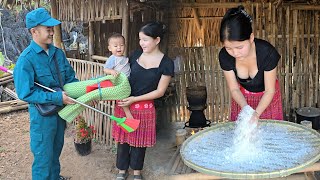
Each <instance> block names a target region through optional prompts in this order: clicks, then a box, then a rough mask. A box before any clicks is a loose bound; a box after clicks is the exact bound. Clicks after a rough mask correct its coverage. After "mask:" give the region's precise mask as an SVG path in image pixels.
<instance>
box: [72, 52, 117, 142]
mask: <svg viewBox="0 0 320 180" xmlns="http://www.w3.org/2000/svg"><path fill="white" fill-rule="evenodd" d="M68 60H69V62H70V64H71V66H72V67H73V69H74V70H75V71H76V76H77V78H78V79H79V80H88V79H91V78H94V77H97V76H101V75H103V67H102V64H99V63H95V62H90V61H84V60H78V59H71V58H69V59H68ZM94 107H95V108H97V109H99V110H101V111H103V112H105V113H107V114H113V109H114V101H100V102H99V103H98V104H97V105H95V106H94ZM83 116H84V117H85V119H86V121H87V122H88V124H89V125H93V126H94V127H95V129H96V130H97V133H96V134H95V139H96V140H97V141H98V142H100V143H104V144H106V145H109V146H111V145H112V144H113V143H114V141H113V139H112V136H111V128H112V125H111V120H110V118H109V117H106V116H103V115H102V114H99V113H97V112H95V111H93V110H90V109H88V108H86V109H85V111H84V112H83Z"/></svg>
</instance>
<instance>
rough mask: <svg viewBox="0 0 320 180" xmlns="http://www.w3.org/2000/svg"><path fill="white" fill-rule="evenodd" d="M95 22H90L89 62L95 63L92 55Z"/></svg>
mask: <svg viewBox="0 0 320 180" xmlns="http://www.w3.org/2000/svg"><path fill="white" fill-rule="evenodd" d="M93 25H94V24H93V22H92V21H90V22H89V37H88V38H89V52H88V53H89V61H93V59H92V55H93V54H94V28H93Z"/></svg>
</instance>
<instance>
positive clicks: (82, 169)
mask: <svg viewBox="0 0 320 180" xmlns="http://www.w3.org/2000/svg"><path fill="white" fill-rule="evenodd" d="M0 129H1V131H0V180H8V179H10V180H11V179H14V180H21V179H24V180H29V179H31V164H32V161H33V157H32V153H31V151H30V148H29V142H30V139H29V115H28V112H27V111H18V112H13V113H8V114H1V115H0ZM70 129H71V128H70V126H69V128H68V129H67V131H66V134H65V144H64V148H63V152H62V155H61V157H60V161H61V175H63V176H68V177H71V179H72V180H109V179H110V180H111V179H115V173H116V172H117V171H116V168H115V157H116V154H115V153H114V152H112V148H110V147H107V146H105V145H103V144H98V143H93V147H92V152H91V154H89V155H88V156H79V155H78V154H77V153H76V151H75V148H74V144H73V135H72V133H71V130H70ZM168 131H171V130H169V129H163V130H160V131H159V132H158V135H157V138H158V140H157V144H156V146H155V147H153V148H148V149H147V154H146V159H145V165H144V170H143V171H142V174H143V176H144V178H145V179H146V180H156V179H157V180H163V179H168V177H167V176H166V175H165V168H166V165H167V163H168V162H169V160H170V158H171V157H172V155H173V153H174V151H175V150H176V148H175V147H174V143H175V140H174V136H173V135H174V133H170V132H168ZM130 173H131V174H132V172H130ZM130 179H133V178H132V175H131V176H129V180H130Z"/></svg>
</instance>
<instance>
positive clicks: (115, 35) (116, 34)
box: [108, 33, 125, 44]
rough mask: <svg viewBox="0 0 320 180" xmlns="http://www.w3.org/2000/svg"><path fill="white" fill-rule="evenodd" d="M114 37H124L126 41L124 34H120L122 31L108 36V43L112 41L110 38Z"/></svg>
mask: <svg viewBox="0 0 320 180" xmlns="http://www.w3.org/2000/svg"><path fill="white" fill-rule="evenodd" d="M113 38H122V39H123V41H124V42H125V38H124V37H123V36H122V34H120V33H112V34H111V35H110V36H109V38H108V44H109V43H110V39H113Z"/></svg>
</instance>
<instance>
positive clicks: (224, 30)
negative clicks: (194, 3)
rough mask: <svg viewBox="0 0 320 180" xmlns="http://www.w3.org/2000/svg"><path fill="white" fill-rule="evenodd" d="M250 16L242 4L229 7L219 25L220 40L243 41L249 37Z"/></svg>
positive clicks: (250, 27) (250, 28) (250, 31)
mask: <svg viewBox="0 0 320 180" xmlns="http://www.w3.org/2000/svg"><path fill="white" fill-rule="evenodd" d="M251 22H252V18H251V16H250V15H249V14H248V13H247V12H246V11H245V10H244V7H243V6H242V5H240V6H238V7H236V8H231V9H229V10H228V11H227V12H226V14H225V15H224V16H223V19H222V21H221V26H220V41H221V42H224V41H226V40H228V41H244V40H248V39H250V35H251V33H252V24H251Z"/></svg>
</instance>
